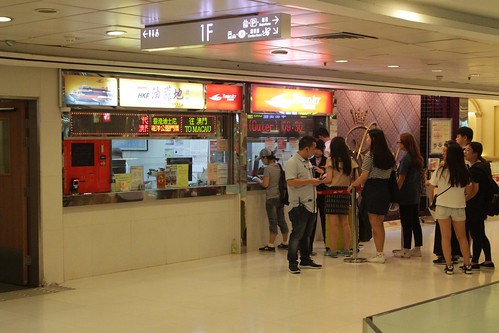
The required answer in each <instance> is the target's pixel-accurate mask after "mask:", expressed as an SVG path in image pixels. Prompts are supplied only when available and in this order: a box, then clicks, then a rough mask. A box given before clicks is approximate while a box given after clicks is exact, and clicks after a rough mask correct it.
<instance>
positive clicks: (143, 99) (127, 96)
mask: <svg viewBox="0 0 499 333" xmlns="http://www.w3.org/2000/svg"><path fill="white" fill-rule="evenodd" d="M119 82H120V106H131V107H153V108H169V109H204V102H205V98H204V87H203V84H201V83H187V82H166V81H152V80H135V79H119Z"/></svg>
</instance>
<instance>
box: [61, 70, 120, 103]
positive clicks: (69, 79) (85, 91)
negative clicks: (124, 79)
mask: <svg viewBox="0 0 499 333" xmlns="http://www.w3.org/2000/svg"><path fill="white" fill-rule="evenodd" d="M64 101H65V103H66V104H67V105H108V106H117V105H118V81H117V79H115V78H111V77H100V76H82V75H64Z"/></svg>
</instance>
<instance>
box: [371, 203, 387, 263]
mask: <svg viewBox="0 0 499 333" xmlns="http://www.w3.org/2000/svg"><path fill="white" fill-rule="evenodd" d="M368 216H369V223H370V224H371V228H372V229H373V238H374V244H375V245H376V251H377V252H378V253H379V252H383V248H384V246H385V227H384V225H383V222H384V220H385V216H383V215H377V214H371V213H369V214H368Z"/></svg>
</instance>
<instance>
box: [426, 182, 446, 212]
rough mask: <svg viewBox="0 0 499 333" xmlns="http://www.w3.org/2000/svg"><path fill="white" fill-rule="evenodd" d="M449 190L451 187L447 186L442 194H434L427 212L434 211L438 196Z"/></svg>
mask: <svg viewBox="0 0 499 333" xmlns="http://www.w3.org/2000/svg"><path fill="white" fill-rule="evenodd" d="M450 188H451V186H449V187H448V188H447V189H446V190H445V191H443V192H442V193H438V194H435V195H434V196H433V200H432V201H431V204H430V206H429V207H428V209H429V210H435V209H436V208H437V197H438V196H439V195H442V194H444V193H445V192H447V191H448V190H449V189H450Z"/></svg>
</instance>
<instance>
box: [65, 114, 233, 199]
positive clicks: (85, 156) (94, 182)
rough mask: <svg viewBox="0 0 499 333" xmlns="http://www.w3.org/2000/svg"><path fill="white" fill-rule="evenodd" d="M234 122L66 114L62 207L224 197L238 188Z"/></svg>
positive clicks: (209, 117) (224, 117) (228, 117)
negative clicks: (228, 190)
mask: <svg viewBox="0 0 499 333" xmlns="http://www.w3.org/2000/svg"><path fill="white" fill-rule="evenodd" d="M234 119H235V116H234V115H233V114H204V113H203V114H199V113H196V114H181V115H179V114H178V113H176V114H173V113H166V112H165V113H155V114H150V113H144V114H136V113H119V114H118V113H115V114H109V113H108V112H99V111H94V110H92V111H74V112H73V111H72V112H71V113H70V114H68V115H65V117H63V129H64V130H63V134H64V136H65V137H64V149H63V155H64V179H63V184H64V189H63V191H64V199H65V205H66V206H69V205H84V204H93V203H106V202H116V201H117V202H122V201H140V200H146V199H151V198H153V199H165V198H178V197H186V196H201V195H214V194H224V193H225V189H224V188H225V187H226V186H227V185H232V184H235V183H236V181H235V179H234V174H235V172H234V151H235V150H234V142H233V141H234V140H233V139H232V138H233V137H234V135H233V134H232V133H233V132H234V127H235V122H234ZM96 198H98V199H96Z"/></svg>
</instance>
